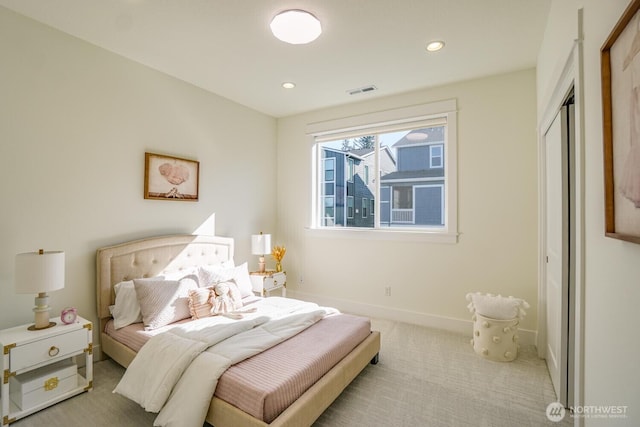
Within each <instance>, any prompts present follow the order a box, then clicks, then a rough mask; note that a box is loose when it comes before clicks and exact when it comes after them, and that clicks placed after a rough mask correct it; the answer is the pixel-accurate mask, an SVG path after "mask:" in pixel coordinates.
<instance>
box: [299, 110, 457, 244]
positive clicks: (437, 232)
mask: <svg viewBox="0 0 640 427" xmlns="http://www.w3.org/2000/svg"><path fill="white" fill-rule="evenodd" d="M438 120H439V121H441V122H446V128H445V129H446V130H445V132H446V134H445V141H446V143H445V144H444V146H443V157H444V159H443V166H444V175H445V183H446V184H445V186H444V188H445V191H444V192H443V197H444V199H445V203H444V204H443V208H444V215H443V218H444V219H445V225H444V227H438V228H411V229H406V230H404V229H398V228H381V227H380V223H379V221H380V218H379V217H380V216H379V215H376V216H375V226H374V227H373V228H370V227H323V226H322V221H321V218H320V215H319V212H320V211H319V208H321V207H320V206H318V202H319V198H318V194H317V191H318V188H319V187H318V180H319V179H320V178H321V176H320V174H319V171H318V169H319V168H318V161H317V159H318V158H319V157H318V156H320V150H321V144H319V142H324V141H331V140H338V139H347V138H352V137H357V136H362V135H370V134H380V133H384V132H392V131H396V130H402V129H411V128H413V129H416V128H420V127H426V126H433V125H434V123H437V122H438ZM306 133H307V135H309V136H310V138H311V141H312V142H313V144H314V145H315V149H314V150H312V169H313V173H312V180H311V181H312V182H311V185H312V189H311V195H312V209H311V218H310V224H309V227H308V230H309V232H310V233H312V234H314V235H318V236H335V235H340V236H345V237H353V238H371V239H401V240H419V241H429V242H440V243H457V241H458V220H457V219H458V207H457V200H458V182H457V161H458V160H457V157H458V156H457V147H458V143H457V103H456V100H455V99H450V100H445V101H439V102H433V103H429V104H422V105H415V106H411V107H403V108H397V109H393V110H385V111H377V112H372V113H367V114H362V115H358V116H351V117H345V118H341V119H335V120H328V121H324V122H316V123H309V124H308V125H307V127H306ZM376 150H377V151H379V147H378V146H377V144H376ZM379 169H380V168H379V155H378V154H377V155H376V165H375V170H376V171H378V170H379ZM379 195H380V180H376V191H375V193H374V198H375V200H380V197H379ZM380 208H382V207H380Z"/></svg>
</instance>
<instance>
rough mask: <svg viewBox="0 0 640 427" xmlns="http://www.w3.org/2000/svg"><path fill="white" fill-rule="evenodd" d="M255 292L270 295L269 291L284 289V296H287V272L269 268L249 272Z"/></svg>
mask: <svg viewBox="0 0 640 427" xmlns="http://www.w3.org/2000/svg"><path fill="white" fill-rule="evenodd" d="M249 277H250V278H251V286H252V288H253V292H255V293H256V294H258V295H260V296H263V297H265V296H269V292H271V291H273V290H275V289H282V296H283V297H286V296H287V273H285V272H284V271H281V272H276V271H275V270H267V271H265V272H264V273H260V272H259V271H252V272H251V273H249Z"/></svg>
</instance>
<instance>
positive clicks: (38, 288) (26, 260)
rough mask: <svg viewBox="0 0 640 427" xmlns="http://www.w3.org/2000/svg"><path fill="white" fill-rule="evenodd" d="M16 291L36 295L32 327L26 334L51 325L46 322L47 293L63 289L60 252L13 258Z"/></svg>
mask: <svg viewBox="0 0 640 427" xmlns="http://www.w3.org/2000/svg"><path fill="white" fill-rule="evenodd" d="M15 268H16V276H15V286H16V292H17V293H19V294H38V296H36V297H35V307H34V308H33V311H34V313H35V324H34V325H31V326H29V328H28V329H29V330H30V331H37V330H40V329H46V328H50V327H52V326H55V322H49V311H50V310H51V307H49V295H48V294H47V292H49V291H57V290H58V289H62V288H64V252H63V251H47V252H45V251H44V250H42V249H40V251H38V252H27V253H23V254H18V255H16V263H15Z"/></svg>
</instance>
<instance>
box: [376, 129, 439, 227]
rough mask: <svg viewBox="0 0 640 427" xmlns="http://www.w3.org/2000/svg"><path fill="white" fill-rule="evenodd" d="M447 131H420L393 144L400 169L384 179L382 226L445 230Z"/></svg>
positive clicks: (384, 175) (383, 176)
mask: <svg viewBox="0 0 640 427" xmlns="http://www.w3.org/2000/svg"><path fill="white" fill-rule="evenodd" d="M444 129H445V128H444V127H443V126H438V127H431V128H425V129H416V130H413V131H411V132H409V133H407V134H406V135H405V136H404V137H403V138H402V139H400V140H399V141H397V142H396V143H395V144H393V146H392V147H393V148H394V150H395V152H396V159H397V169H396V170H395V171H393V172H390V173H388V174H383V175H382V176H381V178H380V225H382V226H384V225H390V226H394V227H397V226H403V225H408V226H427V227H434V226H435V227H438V226H444V206H445V203H444V202H445V200H444V194H445V191H444V190H445V188H444V186H445V174H444V143H445V142H444V136H445V135H444Z"/></svg>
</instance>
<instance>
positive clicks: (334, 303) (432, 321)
mask: <svg viewBox="0 0 640 427" xmlns="http://www.w3.org/2000/svg"><path fill="white" fill-rule="evenodd" d="M287 294H288V295H289V296H291V297H293V298H298V299H301V300H304V301H311V302H315V303H316V304H320V305H324V306H329V307H335V308H337V309H339V310H340V311H343V312H345V313H353V314H358V315H361V316H367V317H373V318H379V319H387V320H394V321H396V322H404V323H411V324H413V325H421V326H426V327H428V328H434V329H442V330H445V331H449V332H455V333H458V334H462V335H467V336H469V338H471V334H472V331H473V321H472V320H471V318H469V319H468V320H463V319H455V318H452V317H445V316H438V315H435V314H428V313H420V312H417V311H410V310H400V309H397V308H390V307H384V306H379V305H372V304H365V303H361V302H357V301H350V300H344V299H340V298H331V297H326V296H322V295H316V294H310V293H306V292H300V291H290V290H288V289H287ZM469 317H471V315H469ZM518 337H519V342H520V344H524V345H535V344H536V337H537V331H532V330H530V329H519V330H518Z"/></svg>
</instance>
